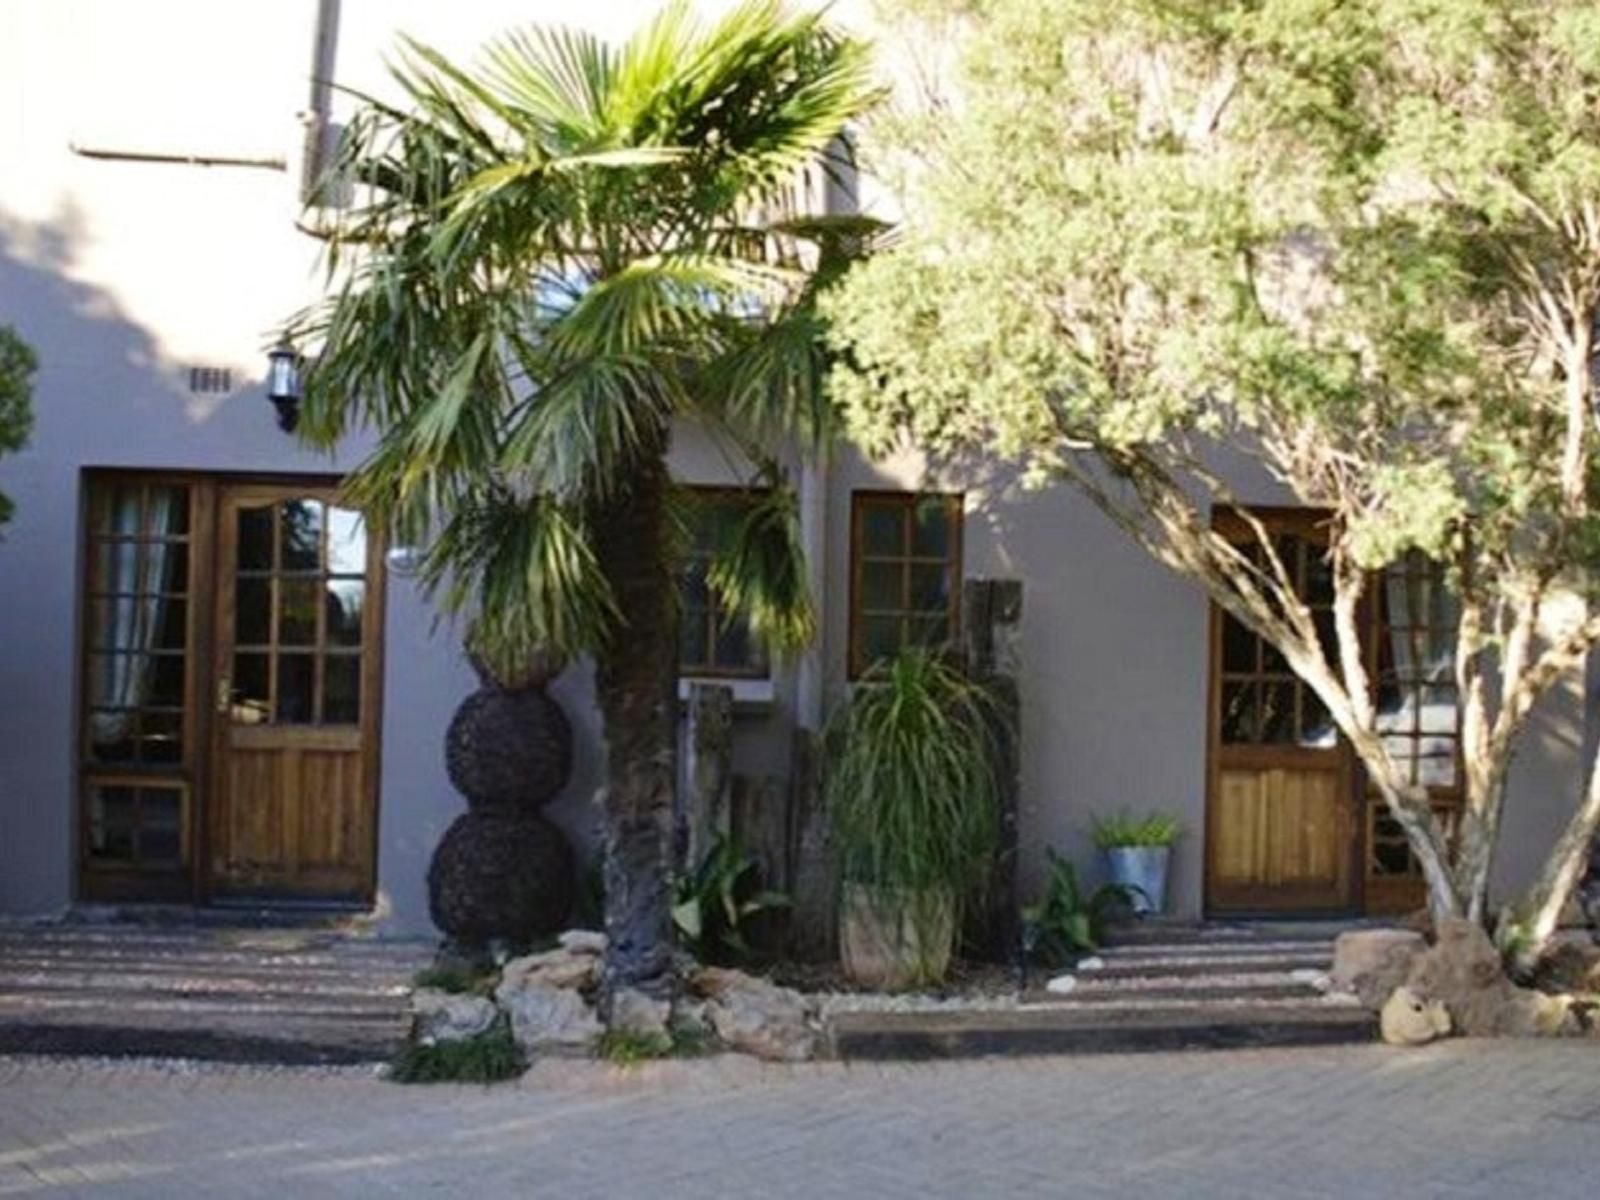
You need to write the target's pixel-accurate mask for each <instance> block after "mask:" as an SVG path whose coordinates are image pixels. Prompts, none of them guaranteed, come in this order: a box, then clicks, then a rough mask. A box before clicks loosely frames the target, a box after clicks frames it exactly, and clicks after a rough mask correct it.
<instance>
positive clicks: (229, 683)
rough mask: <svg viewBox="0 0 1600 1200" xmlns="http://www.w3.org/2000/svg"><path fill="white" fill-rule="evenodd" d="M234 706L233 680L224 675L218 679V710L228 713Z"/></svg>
mask: <svg viewBox="0 0 1600 1200" xmlns="http://www.w3.org/2000/svg"><path fill="white" fill-rule="evenodd" d="M232 708H233V680H232V679H230V678H229V677H228V676H226V675H224V676H222V677H221V678H220V679H218V680H217V711H218V712H219V713H226V712H228V711H229V710H230V709H232Z"/></svg>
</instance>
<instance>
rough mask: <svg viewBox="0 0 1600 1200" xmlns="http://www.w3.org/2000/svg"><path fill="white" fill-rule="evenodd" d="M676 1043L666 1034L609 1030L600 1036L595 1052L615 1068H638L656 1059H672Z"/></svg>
mask: <svg viewBox="0 0 1600 1200" xmlns="http://www.w3.org/2000/svg"><path fill="white" fill-rule="evenodd" d="M673 1049H674V1042H673V1039H672V1037H671V1036H670V1035H668V1034H665V1033H633V1032H631V1031H629V1030H624V1029H608V1030H606V1031H605V1032H604V1033H603V1034H601V1035H600V1044H599V1046H597V1047H596V1050H595V1052H596V1053H597V1054H598V1055H599V1056H600V1057H601V1058H603V1059H605V1060H606V1061H607V1062H609V1063H611V1064H612V1065H613V1066H618V1067H636V1066H638V1065H639V1064H640V1063H643V1062H648V1061H650V1060H651V1059H654V1058H670V1057H671V1056H672V1053H673Z"/></svg>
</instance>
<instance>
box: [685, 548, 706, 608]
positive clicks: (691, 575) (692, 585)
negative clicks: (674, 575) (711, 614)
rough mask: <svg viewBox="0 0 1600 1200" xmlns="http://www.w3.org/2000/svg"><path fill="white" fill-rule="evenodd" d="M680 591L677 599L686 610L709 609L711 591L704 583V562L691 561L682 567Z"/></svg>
mask: <svg viewBox="0 0 1600 1200" xmlns="http://www.w3.org/2000/svg"><path fill="white" fill-rule="evenodd" d="M682 589H683V590H682V592H681V594H680V597H679V599H680V602H681V603H682V605H683V607H684V608H685V609H686V610H687V609H700V610H704V609H707V608H710V607H711V591H710V587H709V585H708V584H707V583H706V564H705V562H704V560H701V559H695V560H692V561H691V562H689V563H688V564H687V565H686V566H685V567H684V569H683V583H682Z"/></svg>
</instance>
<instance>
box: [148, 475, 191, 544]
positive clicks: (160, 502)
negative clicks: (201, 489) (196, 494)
mask: <svg viewBox="0 0 1600 1200" xmlns="http://www.w3.org/2000/svg"><path fill="white" fill-rule="evenodd" d="M145 506H146V507H145V518H144V533H145V535H146V536H148V537H182V536H183V535H184V534H186V533H188V532H189V489H188V488H187V487H185V486H184V485H182V484H178V483H157V484H151V485H150V488H149V491H148V493H147V496H146V499H145Z"/></svg>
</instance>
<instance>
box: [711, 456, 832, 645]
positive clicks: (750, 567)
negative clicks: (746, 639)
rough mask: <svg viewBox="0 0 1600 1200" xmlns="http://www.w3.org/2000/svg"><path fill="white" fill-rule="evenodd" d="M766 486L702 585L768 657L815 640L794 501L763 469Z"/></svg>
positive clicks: (772, 471)
mask: <svg viewBox="0 0 1600 1200" xmlns="http://www.w3.org/2000/svg"><path fill="white" fill-rule="evenodd" d="M767 483H768V484H769V486H768V487H766V488H765V489H763V490H762V491H761V492H759V493H758V494H757V495H758V498H757V499H756V500H755V501H754V503H752V504H751V505H750V507H749V509H748V511H747V512H746V513H745V515H744V517H743V518H742V519H741V520H740V521H739V522H738V524H737V525H735V526H734V529H733V532H732V536H731V538H730V539H729V540H728V541H727V542H726V543H725V544H724V545H721V546H718V547H717V548H716V552H715V553H714V554H713V556H712V559H711V565H710V568H709V569H708V571H707V572H706V581H707V582H708V583H709V584H710V585H711V586H712V587H713V588H715V589H716V590H717V592H718V593H719V594H720V596H721V597H722V602H723V604H724V606H725V607H726V608H727V610H728V612H729V613H730V615H733V616H736V617H743V618H744V619H746V620H747V621H748V622H749V624H750V631H751V632H752V633H753V634H755V636H756V637H758V638H760V639H761V640H762V641H763V642H764V643H765V644H766V645H767V646H768V647H770V648H771V649H772V651H773V652H774V653H777V654H779V655H783V654H793V653H796V652H798V651H800V650H802V649H804V648H805V647H806V646H808V645H809V644H810V643H811V641H812V640H813V639H814V638H815V637H816V633H817V618H816V609H815V607H814V606H813V604H812V598H811V589H810V587H809V585H808V583H807V581H806V571H805V561H806V560H805V551H804V549H803V548H802V546H801V542H800V506H799V502H798V500H797V499H796V497H795V494H794V490H793V489H792V488H791V487H789V486H788V485H787V483H786V482H785V481H784V480H782V478H781V477H780V476H779V475H778V473H777V469H776V467H775V466H770V467H769V468H768V472H767Z"/></svg>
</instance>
